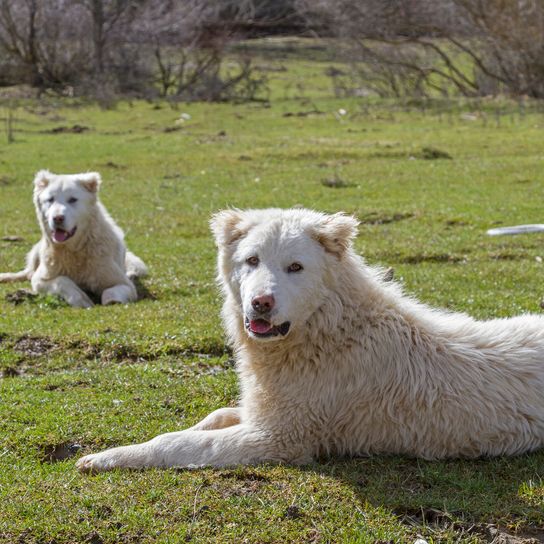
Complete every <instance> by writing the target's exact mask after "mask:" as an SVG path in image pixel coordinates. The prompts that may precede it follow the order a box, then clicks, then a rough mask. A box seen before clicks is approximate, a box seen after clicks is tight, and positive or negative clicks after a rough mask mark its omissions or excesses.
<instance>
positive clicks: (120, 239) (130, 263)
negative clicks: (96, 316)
mask: <svg viewBox="0 0 544 544" xmlns="http://www.w3.org/2000/svg"><path fill="white" fill-rule="evenodd" d="M100 183H101V179H100V175H99V174H97V173H96V172H90V173H86V174H75V175H56V174H52V173H51V172H49V171H47V170H41V171H40V172H38V173H37V174H36V178H35V179H34V205H35V208H36V214H37V216H38V222H39V224H40V228H41V231H42V238H41V240H40V241H39V242H38V243H37V244H36V245H35V246H34V247H33V248H32V250H31V251H30V252H29V254H28V255H27V265H26V268H25V270H23V271H21V272H17V273H14V274H9V273H8V274H0V282H6V281H19V280H24V279H29V280H30V281H31V284H32V289H33V291H34V292H36V293H49V294H52V295H57V296H59V297H61V298H63V299H64V300H66V302H68V303H69V304H70V305H72V306H76V307H80V308H88V307H90V306H92V305H93V302H92V301H91V299H90V298H89V296H88V295H87V294H86V292H90V293H93V294H95V295H97V296H98V297H100V299H101V303H102V304H112V303H116V302H118V303H127V302H132V301H135V300H136V299H137V293H136V288H135V287H134V284H133V283H132V279H133V278H135V277H138V276H144V275H145V274H146V273H147V269H146V266H145V264H144V263H143V262H142V261H141V259H139V258H138V257H137V256H136V255H134V254H133V253H131V252H130V251H127V250H126V247H125V243H124V235H123V231H122V230H121V229H120V228H119V227H118V226H117V225H116V223H115V222H114V220H113V219H112V218H111V217H110V215H109V214H108V212H107V211H106V209H105V208H104V206H103V205H102V203H101V202H100V201H99V200H98V195H97V193H98V188H99V186H100ZM54 217H57V218H58V217H63V218H64V220H63V222H62V223H61V224H60V225H61V226H62V227H63V229H64V230H66V231H73V232H74V234H73V236H72V237H70V238H69V239H67V240H66V241H64V242H58V241H55V239H54V236H53V232H54V229H55V227H56V226H58V224H56V223H55V221H54ZM74 229H75V230H74Z"/></svg>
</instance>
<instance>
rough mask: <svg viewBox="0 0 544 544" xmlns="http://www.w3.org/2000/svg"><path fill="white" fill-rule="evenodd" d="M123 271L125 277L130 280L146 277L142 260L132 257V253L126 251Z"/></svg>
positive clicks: (145, 267)
mask: <svg viewBox="0 0 544 544" xmlns="http://www.w3.org/2000/svg"><path fill="white" fill-rule="evenodd" d="M125 269H126V273H127V276H128V277H129V278H130V279H134V278H143V277H144V276H147V266H146V265H145V263H144V262H143V261H142V259H140V257H137V256H136V255H134V253H132V251H127V253H126V255H125Z"/></svg>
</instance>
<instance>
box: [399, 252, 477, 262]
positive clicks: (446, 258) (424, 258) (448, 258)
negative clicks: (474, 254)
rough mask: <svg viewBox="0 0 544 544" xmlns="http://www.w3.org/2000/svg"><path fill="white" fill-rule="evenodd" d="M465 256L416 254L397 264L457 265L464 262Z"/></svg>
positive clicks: (400, 260) (403, 258)
mask: <svg viewBox="0 0 544 544" xmlns="http://www.w3.org/2000/svg"><path fill="white" fill-rule="evenodd" d="M466 260H467V258H466V256H462V255H452V254H450V253H432V254H430V255H427V254H424V253H417V254H415V255H408V256H407V257H401V258H400V259H399V261H398V262H399V263H403V264H420V263H459V262H464V261H466Z"/></svg>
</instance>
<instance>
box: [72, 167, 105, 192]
mask: <svg viewBox="0 0 544 544" xmlns="http://www.w3.org/2000/svg"><path fill="white" fill-rule="evenodd" d="M78 181H79V183H80V184H81V185H82V186H83V187H84V188H85V189H87V191H89V193H97V192H98V188H99V187H100V184H101V183H102V178H101V177H100V174H99V173H98V172H89V173H88V174H84V175H83V176H81V177H80V178H79V179H78Z"/></svg>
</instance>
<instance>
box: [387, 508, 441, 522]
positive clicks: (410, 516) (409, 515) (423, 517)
mask: <svg viewBox="0 0 544 544" xmlns="http://www.w3.org/2000/svg"><path fill="white" fill-rule="evenodd" d="M395 514H396V515H397V516H399V518H400V521H401V522H402V523H404V524H406V525H422V524H425V525H446V524H449V523H450V522H451V516H450V515H449V514H447V513H446V512H442V511H441V510H437V509H436V508H424V507H421V508H407V509H406V510H395Z"/></svg>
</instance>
